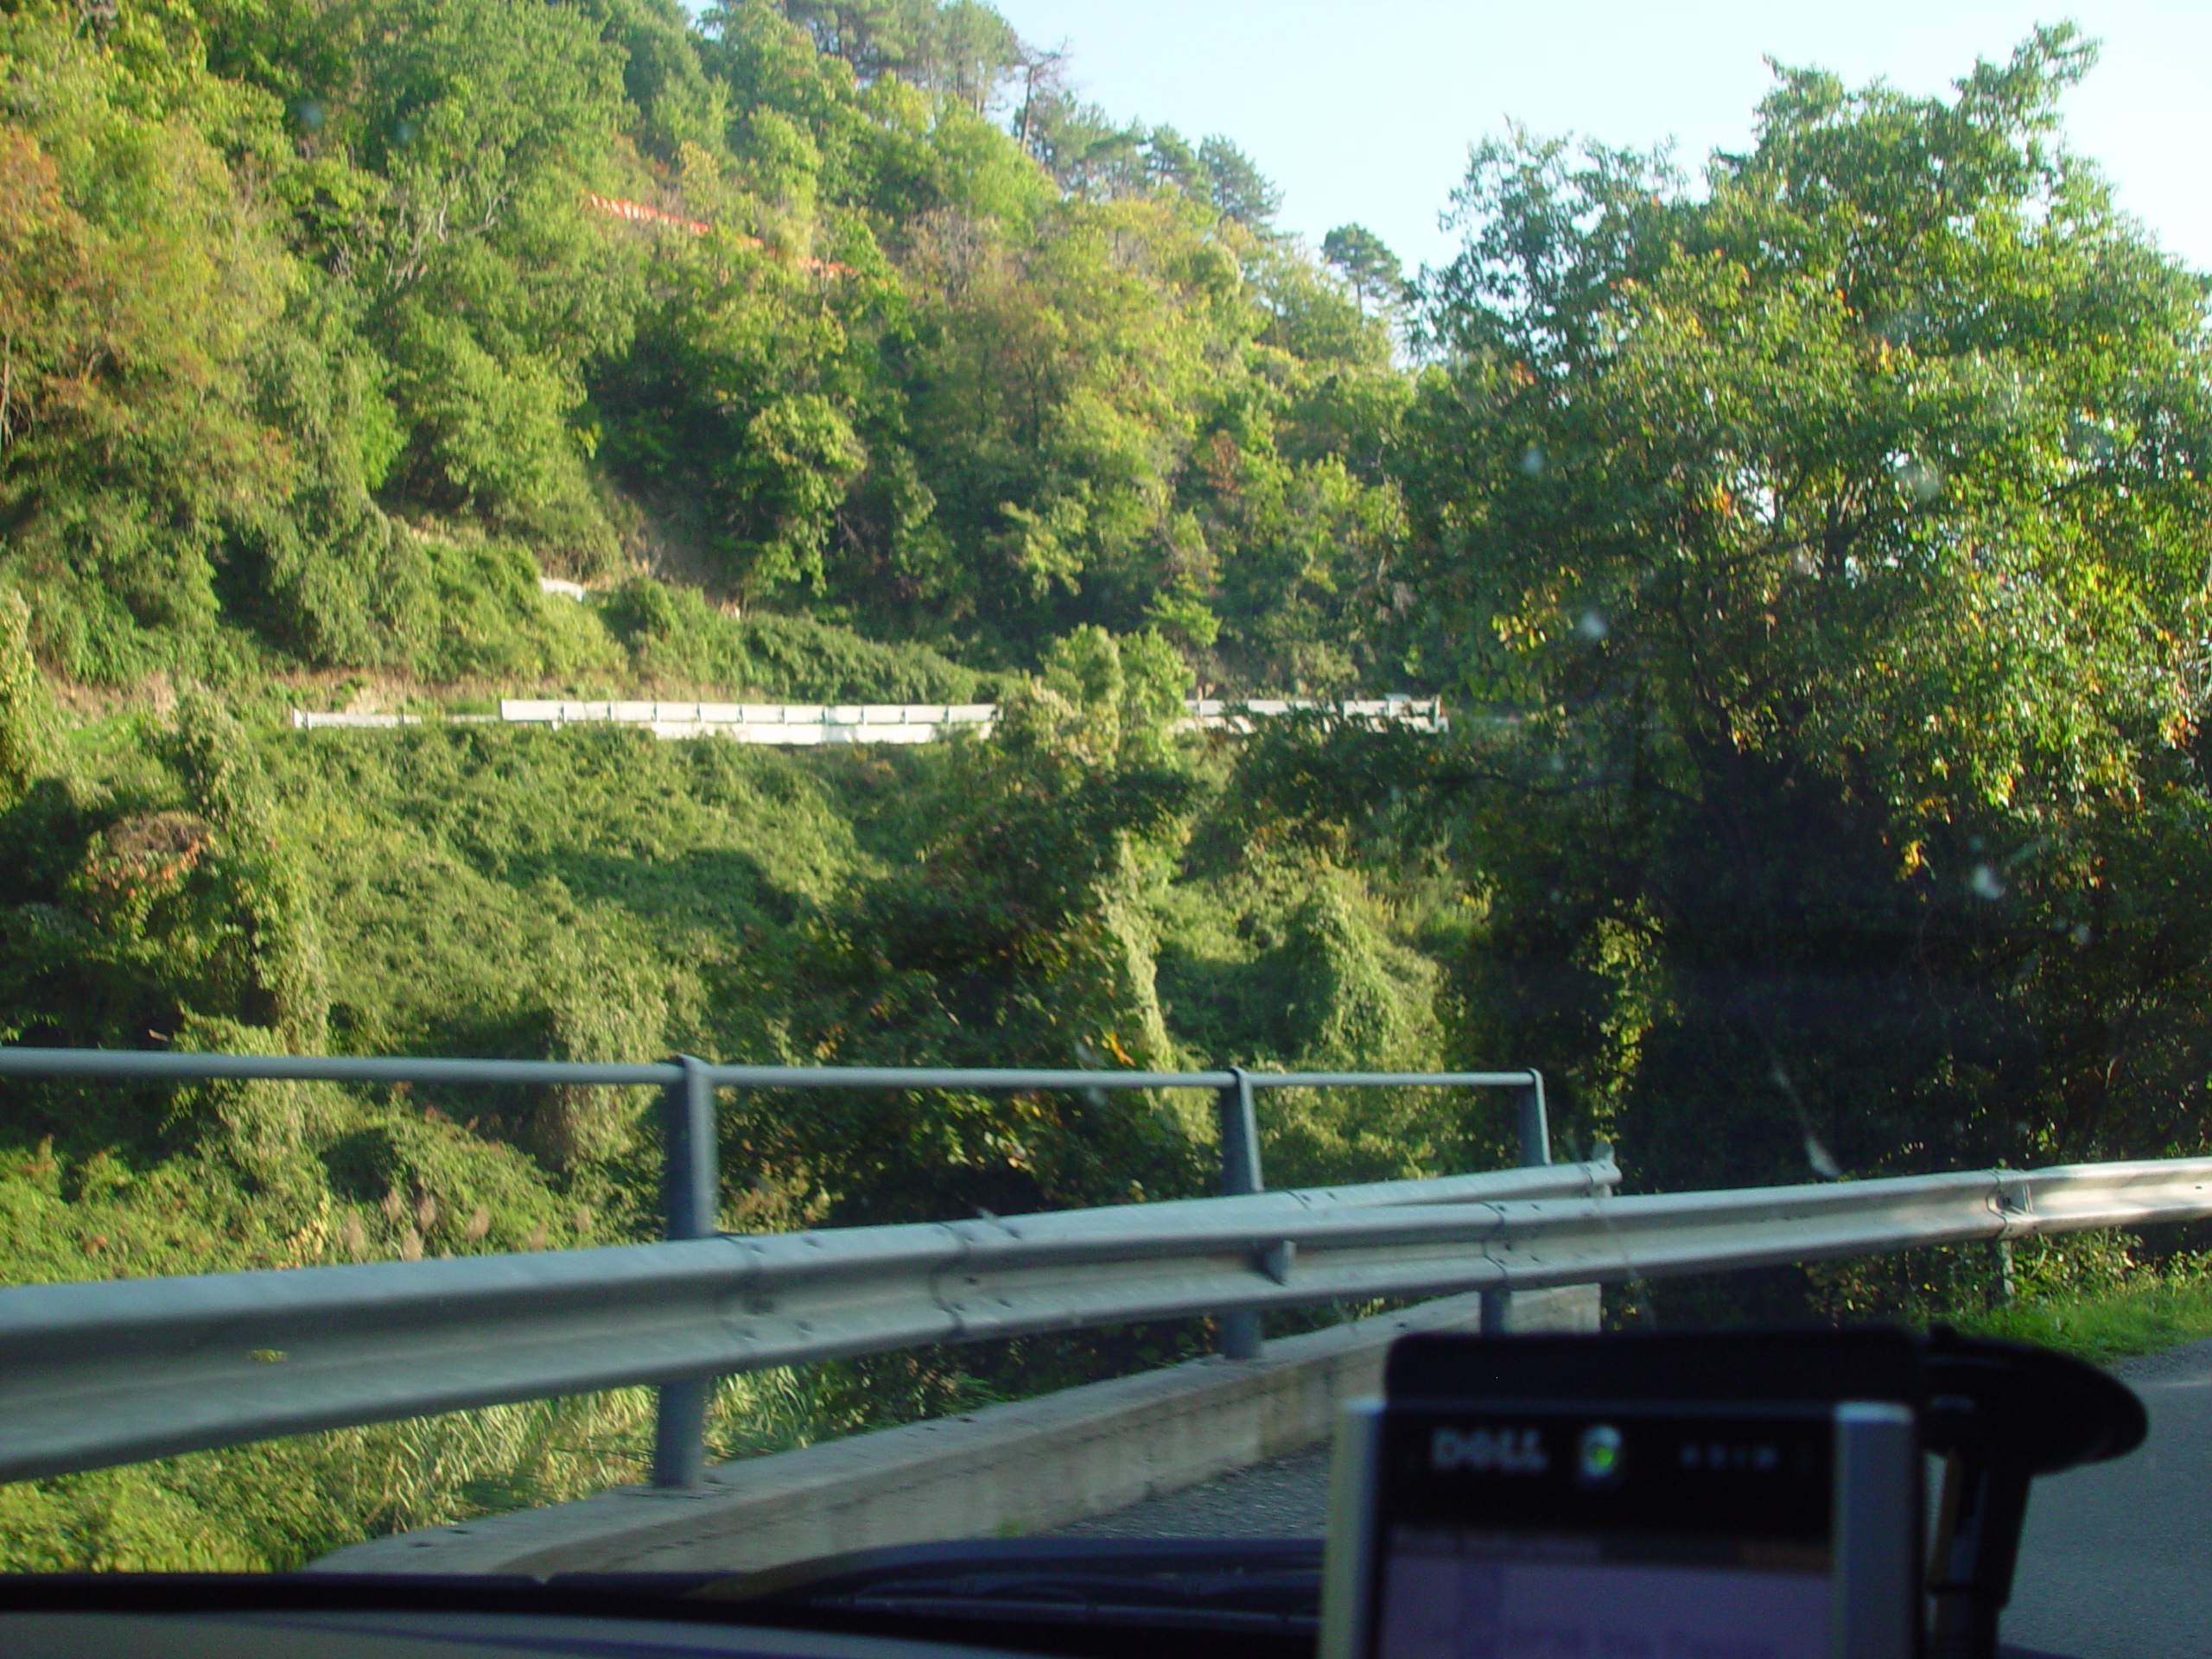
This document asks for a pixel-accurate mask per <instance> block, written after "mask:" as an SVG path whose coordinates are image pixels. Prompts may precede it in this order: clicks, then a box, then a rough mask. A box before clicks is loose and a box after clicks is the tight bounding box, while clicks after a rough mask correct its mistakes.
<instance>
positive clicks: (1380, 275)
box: [1321, 225, 1404, 314]
mask: <svg viewBox="0 0 2212 1659" xmlns="http://www.w3.org/2000/svg"><path fill="white" fill-rule="evenodd" d="M1321 257H1322V259H1323V261H1324V262H1325V263H1326V264H1328V265H1329V266H1330V267H1331V268H1332V269H1333V270H1335V271H1336V272H1337V273H1338V275H1339V276H1341V277H1343V278H1344V281H1345V282H1347V283H1351V291H1352V297H1353V298H1354V299H1355V300H1356V301H1357V302H1358V305H1359V308H1360V311H1361V312H1362V314H1364V313H1365V312H1366V310H1367V308H1368V307H1369V306H1370V305H1372V306H1374V307H1376V308H1377V309H1378V310H1383V311H1389V310H1391V309H1394V308H1395V307H1396V305H1397V304H1398V302H1399V297H1400V295H1401V293H1402V289H1403V288H1404V272H1403V271H1402V270H1401V269H1400V268H1399V264H1398V256H1397V255H1396V254H1395V253H1393V252H1391V251H1390V249H1389V245H1388V244H1387V243H1385V242H1384V241H1383V238H1381V237H1379V236H1377V235H1376V234H1375V232H1372V231H1370V230H1369V229H1368V228H1367V227H1366V226H1364V225H1339V226H1337V228H1336V229H1335V230H1333V231H1331V232H1329V233H1328V234H1327V235H1326V236H1325V237H1323V238H1321Z"/></svg>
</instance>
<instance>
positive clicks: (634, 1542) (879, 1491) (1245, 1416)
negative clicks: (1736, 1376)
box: [311, 1285, 1599, 1573]
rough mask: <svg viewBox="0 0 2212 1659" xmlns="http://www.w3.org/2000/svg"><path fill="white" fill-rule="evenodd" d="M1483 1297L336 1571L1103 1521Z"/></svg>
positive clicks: (1298, 1443) (1375, 1367)
mask: <svg viewBox="0 0 2212 1659" xmlns="http://www.w3.org/2000/svg"><path fill="white" fill-rule="evenodd" d="M1481 1306H1482V1299H1481V1298H1480V1296H1479V1295H1471V1296H1454V1297H1449V1298H1446V1299H1445V1300H1441V1301H1434V1302H1427V1303H1424V1304H1422V1305H1421V1306H1418V1307H1414V1308H1408V1309H1407V1310H1406V1311H1405V1312H1403V1313H1389V1314H1384V1315H1382V1316H1380V1317H1378V1318H1376V1319H1362V1320H1359V1321H1357V1323H1354V1324H1350V1325H1336V1326H1333V1327H1332V1328H1330V1329H1328V1330H1325V1331H1317V1332H1313V1333H1311V1334H1310V1335H1306V1336H1302V1337H1290V1338H1283V1339H1281V1340H1280V1341H1275V1342H1271V1343H1269V1344H1268V1352H1267V1357H1265V1358H1263V1359H1258V1360H1226V1359H1201V1360H1193V1361H1192V1362H1190V1363H1186V1364H1183V1365H1175V1366H1170V1367H1168V1368H1166V1370H1158V1371H1148V1372H1145V1373H1143V1374H1142V1375H1140V1376H1125V1377H1117V1378H1116V1379H1114V1380H1113V1381H1111V1382H1106V1383H1090V1384H1089V1385H1088V1386H1086V1387H1084V1388H1079V1389H1066V1390H1065V1391H1063V1392H1061V1393H1058V1394H1052V1395H1041V1396H1039V1398H1037V1399H1034V1400H1020V1401H1015V1402H1012V1403H1011V1404H1007V1405H1002V1406H989V1407H986V1408H983V1409H982V1410H979V1411H976V1412H971V1413H969V1414H965V1415H963V1416H959V1417H949V1418H941V1419H938V1420H936V1421H931V1422H924V1423H910V1424H907V1425H906V1426H905V1427H899V1428H889V1429H883V1430H880V1431H879V1432H877V1433H873V1434H858V1435H855V1436H853V1437H852V1438H851V1439H849V1440H832V1441H829V1442H826V1443H824V1444H823V1445H819V1446H808V1447H806V1448H804V1450H801V1451H798V1452H781V1453H779V1454H777V1455H775V1456H773V1457H765V1458H753V1459H747V1460H746V1461H743V1462H741V1463H733V1464H725V1465H722V1466H721V1467H720V1468H716V1469H713V1470H710V1471H709V1472H708V1476H707V1480H706V1484H704V1485H703V1486H702V1487H701V1488H700V1489H699V1490H697V1491H682V1492H672V1491H657V1490H655V1489H654V1488H652V1487H648V1486H628V1487H623V1488H620V1489H619V1490H617V1491H611V1492H603V1493H601V1494H600V1495H599V1496H598V1497H589V1498H585V1499H583V1500H582V1502H580V1503H560V1504H555V1505H552V1506H550V1507H549V1508H546V1509H542V1510H524V1511H521V1512H520V1513H518V1514H513V1515H501V1516H486V1517H485V1518H484V1519H481V1520H477V1521H468V1522H461V1523H460V1524H458V1525H455V1526H450V1527H433V1528H429V1529H425V1530H423V1531H421V1532H410V1533H401V1534H399V1535H396V1536H393V1537H390V1538H378V1539H374V1540H372V1541H369V1542H367V1543H365V1544H355V1545H353V1546H352V1547H351V1548H346V1549H341V1550H338V1551H336V1552H335V1553H334V1554H330V1555H327V1556H325V1557H324V1558H323V1559H322V1560H320V1561H317V1562H316V1563H315V1565H314V1567H313V1568H312V1569H311V1570H313V1571H317V1572H325V1573H616V1572H647V1573H650V1572H679V1571H710V1572H730V1573H739V1572H752V1571H755V1570H758V1569H760V1568H763V1567H779V1566H782V1565H785V1563H787V1562H791V1561H802V1560H812V1559H813V1558H815V1557H817V1556H822V1555H829V1554H837V1553H838V1552H840V1551H843V1550H853V1549H868V1548H878V1547H880V1546H886V1545H892V1544H907V1543H921V1542H926V1541H930V1540H933V1539H938V1538H980V1537H991V1536H1006V1535H1020V1534H1024V1533H1031V1532H1039V1531H1043V1530H1045V1529H1049V1528H1052V1527H1058V1526H1064V1525H1065V1524H1066V1523H1067V1522H1071V1521H1077V1520H1081V1519H1083V1518H1084V1516H1092V1515H1103V1514H1105V1513H1108V1512H1109V1511H1111V1510H1118V1509H1122V1508H1124V1507H1126V1506H1127V1505H1128V1504H1131V1503H1138V1502H1140V1501H1141V1500H1142V1499H1145V1498H1147V1497H1158V1496H1159V1495H1160V1494H1161V1493H1163V1492H1171V1491H1178V1490H1179V1489H1181V1488H1183V1487H1185V1486H1192V1485H1196V1484H1198V1483H1199V1482H1200V1481H1204V1480H1210V1479H1211V1478H1213V1477H1214V1476H1216V1475H1219V1474H1224V1473H1226V1472H1228V1471H1230V1470H1232V1469H1241V1468H1245V1467H1248V1466H1249V1465H1252V1464H1255V1463H1262V1462H1265V1461H1266V1460H1267V1459H1269V1458H1274V1457H1280V1456H1281V1455H1282V1454H1283V1453H1285V1452H1295V1451H1298V1450H1300V1449H1301V1448H1303V1447H1305V1446H1312V1445H1313V1444H1314V1443H1316V1442H1317V1441H1319V1440H1322V1439H1324V1438H1325V1437H1326V1436H1327V1435H1328V1433H1330V1430H1331V1427H1332V1424H1333V1423H1334V1421H1335V1419H1336V1414H1337V1408H1338V1406H1339V1405H1341V1404H1342V1403H1343V1402H1345V1401H1347V1400H1352V1399H1357V1398H1358V1397H1359V1396H1361V1395H1370V1394H1373V1393H1375V1392H1376V1390H1377V1389H1380V1388H1381V1386H1382V1376H1383V1354H1384V1352H1385V1351H1386V1350H1387V1349H1388V1348H1389V1345H1390V1344H1391V1342H1392V1341H1393V1340H1394V1339H1395V1338H1397V1337H1399V1336H1401V1335H1402V1334H1404V1333H1405V1332H1408V1331H1440V1330H1474V1329H1478V1326H1479V1320H1480V1318H1481ZM1598 1311H1599V1302H1598V1287H1596V1286H1594V1285H1575V1286H1569V1287H1564V1288H1561V1289H1558V1290H1546V1291H1533V1292H1522V1293H1519V1294H1516V1295H1515V1296H1514V1298H1513V1312H1512V1316H1511V1317H1512V1321H1513V1325H1514V1328H1515V1329H1516V1330H1522V1331H1543V1330H1549V1331H1559V1330H1594V1329H1596V1328H1597V1325H1598Z"/></svg>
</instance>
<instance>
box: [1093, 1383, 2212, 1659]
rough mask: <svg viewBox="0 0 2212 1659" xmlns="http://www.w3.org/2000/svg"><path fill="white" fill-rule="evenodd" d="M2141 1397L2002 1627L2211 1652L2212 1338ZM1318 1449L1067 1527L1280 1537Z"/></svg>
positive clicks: (2025, 1633) (2039, 1647)
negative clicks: (2128, 1444)
mask: <svg viewBox="0 0 2212 1659" xmlns="http://www.w3.org/2000/svg"><path fill="white" fill-rule="evenodd" d="M2115 1369H2116V1370H2117V1372H2118V1374H2119V1375H2120V1376H2121V1377H2122V1378H2123V1379H2125V1380H2126V1382H2127V1383H2128V1384H2129V1385H2130V1386H2131V1387H2133V1389H2135V1390H2136V1391H2137V1392H2138V1393H2139V1394H2140V1395H2142V1396H2143V1403H2144V1405H2145V1407H2146V1408H2148V1409H2149V1412H2150V1416H2151V1434H2150V1438H2149V1439H2148V1440H2146V1441H2145V1443H2144V1444H2143V1446H2142V1447H2141V1449H2139V1451H2137V1452H2135V1453H2134V1454H2133V1456H2131V1457H2127V1458H2123V1459H2120V1461H2118V1462H2116V1463H2106V1464H2098V1465H2094V1466H2092V1467H2090V1468H2087V1469H2076V1470H2074V1471H2071V1472H2069V1473H2067V1474H2063V1475H2054V1476H2051V1477H2050V1478H2047V1479H2044V1480H2039V1481H2037V1483H2036V1489H2035V1494H2034V1497H2032V1499H2031V1501H2030V1503H2029V1506H2028V1525H2027V1531H2026V1534H2025V1535H2024V1537H2023V1538H2022V1540H2021V1543H2020V1563H2019V1568H2018V1572H2017V1573H2015V1574H2014V1577H2013V1581H2012V1606H2011V1607H2010V1609H2008V1610H2007V1611H2006V1613H2005V1627H2004V1628H2005V1642H2006V1643H2007V1644H2008V1645H2017V1646H2018V1647H2019V1648H2022V1649H2028V1650H2030V1651H2031V1652H2039V1653H2047V1654H2053V1655H2064V1656H2066V1659H2212V1341H2207V1342H2199V1343H2193V1344H2190V1345H2189V1346H2188V1347H2185V1348H2179V1349H2176V1350H2175V1351H2173V1352H2171V1353H2167V1354H2159V1355H2155V1356H2153V1357H2150V1358H2147V1359H2135V1360H2129V1361H2127V1362H2126V1363H2124V1364H2122V1365H2120V1366H2118V1367H2116V1368H2115ZM1328 1479H1329V1458H1328V1452H1327V1451H1326V1449H1325V1448H1316V1449H1315V1450H1313V1451H1310V1452H1298V1453H1296V1454H1294V1455H1293V1456H1291V1457H1287V1458H1281V1459H1276V1460H1275V1461H1274V1462H1273V1463H1266V1464H1262V1465H1259V1466H1258V1467H1256V1468H1253V1469H1244V1470H1240V1471H1237V1472H1236V1473H1235V1474H1231V1475H1224V1476H1222V1477H1221V1478H1219V1479H1217V1480H1213V1481H1209V1482H1208V1483H1207V1484H1205V1485H1203V1486H1196V1487H1192V1488H1191V1489H1190V1490H1189V1491H1181V1492H1172V1493H1169V1494H1168V1495H1167V1496H1166V1497H1156V1498H1153V1499H1151V1500H1149V1501H1147V1502H1146V1503H1139V1504H1136V1505H1134V1506H1133V1507H1131V1508H1129V1509H1126V1510H1118V1511H1116V1513H1114V1514H1112V1515H1104V1516H1096V1518H1094V1519H1092V1520H1089V1521H1084V1522H1077V1524H1076V1525H1074V1526H1071V1527H1068V1528H1065V1529H1063V1532H1064V1533H1065V1534H1067V1535H1089V1536H1092V1537H1097V1536H1103V1535H1129V1536H1153V1537H1161V1536H1179V1537H1186V1538H1187V1537H1214V1538H1238V1537H1244V1538H1282V1537H1297V1536H1301V1535H1305V1536H1310V1535H1316V1534H1319V1532H1321V1531H1322V1530H1323V1529H1324V1527H1325V1524H1326V1516H1327V1508H1328V1503H1327V1489H1328Z"/></svg>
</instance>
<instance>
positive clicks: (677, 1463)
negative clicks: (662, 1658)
mask: <svg viewBox="0 0 2212 1659" xmlns="http://www.w3.org/2000/svg"><path fill="white" fill-rule="evenodd" d="M676 1063H677V1065H680V1066H682V1067H683V1077H682V1079H681V1080H679V1081H677V1082H676V1083H672V1084H669V1086H668V1087H667V1089H666V1090H664V1091H663V1092H662V1095H661V1141H662V1155H661V1212H662V1215H663V1217H664V1219H665V1222H666V1231H667V1235H668V1236H669V1237H670V1238H671V1239H684V1238H711V1237H713V1236H714V1235H715V1231H716V1230H717V1224H719V1223H720V1221H721V1160H720V1159H719V1158H718V1157H717V1156H716V1154H715V1085H714V1081H713V1078H712V1077H711V1075H710V1074H709V1071H708V1070H707V1064H706V1062H705V1061H703V1060H699V1059H695V1058H692V1057H691V1056H690V1055H689V1054H682V1055H678V1056H677V1061H676ZM713 1387H714V1379H713V1378H712V1377H706V1376H685V1377H678V1378H677V1379H676V1380H675V1381H674V1382H671V1383H662V1384H661V1385H660V1390H659V1392H660V1399H659V1402H658V1404H657V1406H656V1407H655V1408H654V1413H653V1484H654V1485H656V1486H666V1487H679V1488H680V1487H690V1486H696V1485H698V1484H700V1482H701V1481H702V1480H704V1479H705V1478H706V1474H707V1395H708V1394H709V1391H710V1390H711V1389H713Z"/></svg>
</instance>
